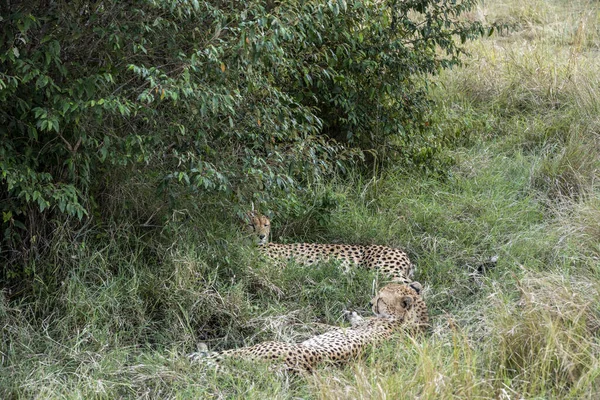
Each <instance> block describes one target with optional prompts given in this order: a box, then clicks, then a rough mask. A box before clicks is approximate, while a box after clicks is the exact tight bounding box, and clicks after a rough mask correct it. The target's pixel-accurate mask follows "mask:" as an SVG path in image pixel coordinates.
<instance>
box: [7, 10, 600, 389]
mask: <svg viewBox="0 0 600 400" xmlns="http://www.w3.org/2000/svg"><path fill="white" fill-rule="evenodd" d="M470 17H471V18H479V19H485V20H486V21H489V22H491V21H506V22H511V23H513V22H516V23H518V24H519V25H518V28H517V29H516V30H515V31H512V32H509V33H506V34H504V35H501V36H493V37H491V38H486V39H483V40H481V41H478V42H475V43H472V44H470V45H469V47H470V50H471V52H472V56H471V58H469V59H466V60H465V65H464V66H463V67H461V68H456V69H454V70H451V71H446V72H444V73H443V74H442V75H441V76H439V77H436V78H435V83H436V85H435V89H434V96H435V100H436V111H435V112H436V114H435V120H436V122H437V129H440V130H441V133H443V134H444V135H445V136H446V137H447V138H448V139H449V140H450V141H451V143H453V144H454V146H453V147H452V148H451V149H449V150H448V155H449V156H451V157H452V159H454V160H455V163H454V164H453V165H452V167H451V169H450V174H449V175H448V177H447V178H446V179H437V178H435V177H432V176H428V175H424V174H421V173H415V174H407V173H406V172H405V171H399V170H395V169H394V168H393V167H392V168H390V169H389V170H387V171H385V172H384V173H382V174H380V175H378V176H376V177H373V178H371V179H369V178H365V177H364V176H360V175H358V174H356V175H351V176H349V177H346V178H344V179H338V180H336V181H334V182H329V183H327V184H322V185H320V186H317V187H315V188H314V191H313V192H312V193H311V195H310V198H308V197H307V198H306V199H303V200H304V202H305V204H306V207H305V208H306V209H307V210H308V212H307V213H306V214H305V215H301V216H295V217H293V218H292V217H290V218H287V219H286V218H284V217H281V218H279V219H275V220H274V221H273V222H274V230H275V232H274V233H275V234H274V238H275V240H276V241H281V242H293V241H300V240H306V241H323V242H324V241H328V242H345V243H378V244H385V245H389V246H398V247H402V248H404V249H406V250H407V251H408V253H409V254H410V256H411V259H413V260H414V261H415V262H416V264H417V266H418V272H417V279H418V280H419V281H421V282H422V283H424V284H425V296H426V301H427V303H428V305H429V307H430V310H431V315H432V317H433V318H432V321H433V328H432V332H431V334H430V335H427V336H425V337H422V338H417V339H411V338H398V339H397V340H395V341H391V342H389V343H387V344H385V345H384V346H382V347H380V348H377V349H373V350H371V351H369V352H367V353H366V354H365V355H364V357H362V358H361V359H360V360H358V361H356V362H354V363H351V364H349V365H348V366H346V367H335V366H327V365H325V366H323V367H321V368H320V369H318V371H317V372H316V373H315V374H313V375H311V376H306V377H304V376H293V375H287V374H284V373H276V372H272V371H270V370H269V369H268V368H267V367H266V366H261V365H259V366H252V368H251V369H248V368H235V367H234V366H232V368H230V373H215V371H214V370H212V369H210V368H207V367H205V366H203V365H198V364H191V363H189V362H188V360H187V357H186V355H187V354H188V353H191V352H193V351H195V350H196V346H197V343H198V342H205V343H207V344H208V345H209V347H210V348H211V349H217V350H218V349H224V348H230V347H235V346H242V345H248V344H253V343H257V342H260V341H263V340H290V341H293V340H301V339H303V338H306V337H308V336H310V335H313V334H316V333H319V332H322V330H323V329H324V324H334V325H339V324H340V323H341V322H340V315H341V312H342V310H343V309H345V308H351V309H358V310H362V311H363V312H365V313H368V309H367V307H366V303H367V302H368V300H369V298H370V296H371V294H372V286H373V279H374V276H373V275H371V274H370V273H368V272H365V271H353V272H352V273H351V274H349V275H344V274H341V273H340V269H339V267H338V266H336V265H335V264H326V265H321V266H318V267H315V268H311V269H308V270H307V269H306V268H304V267H301V266H296V265H289V266H288V267H287V268H286V269H285V270H284V271H282V270H280V269H278V268H277V267H276V266H273V265H269V264H267V263H264V262H262V261H261V259H260V258H259V257H258V256H257V254H255V252H254V251H253V247H252V246H251V244H250V243H249V241H248V240H247V239H246V238H244V237H243V235H242V234H240V232H239V229H238V221H237V220H236V217H235V215H233V213H231V215H228V213H227V212H224V210H222V209H219V207H218V206H217V205H214V203H212V202H210V201H208V202H207V203H206V205H200V206H199V208H200V211H201V212H198V213H197V214H193V215H192V218H191V220H190V221H188V222H186V223H183V224H176V223H173V224H172V225H169V226H167V227H166V228H165V229H164V230H163V231H162V232H160V234H153V235H149V234H143V232H142V233H140V232H139V231H137V230H136V229H134V228H133V227H127V226H124V227H122V228H120V229H115V230H114V232H113V233H112V234H111V235H108V236H106V237H104V236H102V237H100V238H98V237H96V236H94V235H95V234H94V232H90V233H89V234H88V235H89V236H87V237H84V238H83V239H81V238H79V239H78V241H76V243H77V245H74V244H73V242H72V240H71V238H70V236H68V234H67V233H65V234H64V235H63V236H62V237H63V240H56V241H55V243H54V245H53V248H52V256H51V257H49V261H48V263H49V264H50V265H51V268H49V267H47V266H46V269H45V270H51V271H53V274H47V275H44V276H43V277H40V278H39V279H37V280H36V281H35V282H34V284H33V286H32V288H31V290H30V292H29V293H30V294H29V295H28V296H25V297H23V296H19V295H18V294H14V293H8V292H7V291H5V292H3V293H4V295H2V296H0V329H1V335H2V336H1V337H0V397H2V398H8V399H10V398H36V397H37V398H117V397H131V398H194V397H196V398H213V397H214V398H276V399H287V398H330V399H339V398H413V397H416V396H419V397H420V398H439V399H448V398H501V399H509V398H510V399H513V398H573V399H579V398H595V397H596V396H597V395H596V394H597V393H598V392H600V338H599V336H598V330H599V329H600V268H599V262H598V260H599V259H600V190H599V187H598V182H599V179H598V178H599V171H600V161H599V160H600V142H599V140H598V138H599V137H600V119H599V117H598V116H599V115H600V91H598V87H600V6H599V5H598V4H597V3H595V2H587V1H574V2H567V1H533V2H522V1H516V0H510V1H502V2H501V1H497V0H494V1H486V2H485V4H484V5H482V6H480V8H479V10H477V11H476V12H473V13H472V15H470ZM124 190H126V189H124ZM57 229H58V233H59V235H58V236H59V237H60V236H61V235H62V232H61V231H60V228H57ZM86 243H87V244H86ZM91 243H94V245H92V244H91ZM496 255H497V256H498V263H497V265H496V267H495V268H494V269H492V270H491V271H489V272H488V273H487V274H486V275H485V276H483V277H481V276H479V277H474V276H473V275H472V272H473V269H474V268H476V266H477V265H478V264H479V263H481V262H484V261H486V260H489V258H490V257H492V256H496ZM42 269H44V268H42V266H41V265H40V270H42ZM246 367H247V366H246Z"/></svg>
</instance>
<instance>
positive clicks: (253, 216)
mask: <svg viewBox="0 0 600 400" xmlns="http://www.w3.org/2000/svg"><path fill="white" fill-rule="evenodd" d="M246 223H247V228H248V232H250V233H251V234H253V235H255V236H256V241H257V243H258V245H259V246H263V245H265V244H267V243H268V242H269V234H270V233H271V221H270V220H269V218H268V217H267V216H265V215H262V214H258V213H256V212H254V211H251V212H249V213H247V214H246Z"/></svg>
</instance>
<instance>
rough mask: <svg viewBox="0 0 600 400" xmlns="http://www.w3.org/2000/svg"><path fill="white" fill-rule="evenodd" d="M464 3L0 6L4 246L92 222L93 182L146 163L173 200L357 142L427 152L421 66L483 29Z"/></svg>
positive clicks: (313, 173) (234, 195)
mask: <svg viewBox="0 0 600 400" xmlns="http://www.w3.org/2000/svg"><path fill="white" fill-rule="evenodd" d="M474 3H475V2H474V1H471V0H465V1H458V2H454V1H452V2H437V1H430V0H427V1H422V0H420V1H397V0H389V1H358V0H357V1H347V2H346V1H333V0H332V1H328V2H316V1H300V0H295V1H286V2H276V1H267V2H261V1H248V2H218V1H212V2H197V1H185V0H181V1H171V0H143V1H142V0H139V1H134V2H120V1H103V2H82V1H76V2H67V1H50V0H38V1H23V2H6V3H3V4H2V5H1V6H0V14H1V15H2V19H1V20H0V24H1V25H2V30H1V33H0V109H1V110H2V112H1V113H0V171H1V173H2V178H1V180H0V208H1V210H2V216H3V219H2V232H3V240H2V242H3V249H6V250H3V252H2V257H3V258H4V259H16V258H15V257H22V256H23V255H24V254H28V251H29V250H31V249H34V250H35V249H36V248H37V246H38V245H37V244H36V243H38V244H39V243H40V242H42V241H41V240H40V239H42V238H45V237H47V236H48V232H49V231H48V229H49V225H48V221H52V220H56V218H57V217H59V218H60V219H61V220H63V218H64V217H65V216H68V217H70V218H71V219H72V220H73V221H75V222H77V221H82V220H88V221H92V222H96V225H97V223H98V222H99V220H98V218H104V217H106V216H103V215H102V214H103V213H106V209H104V208H103V205H104V203H105V200H106V199H104V198H103V195H104V194H105V193H106V192H107V191H110V190H111V187H114V186H115V185H116V184H117V183H116V182H119V184H120V183H122V182H123V181H127V180H128V179H130V178H131V177H136V179H138V180H139V179H140V178H139V176H140V175H141V176H142V181H144V182H145V183H146V185H147V186H148V185H149V186H150V187H153V188H154V189H158V190H159V193H160V194H161V195H162V196H163V197H162V200H161V201H164V202H165V204H167V205H171V206H172V205H173V204H176V202H177V201H178V200H179V199H181V195H182V194H186V193H187V194H202V193H207V192H219V193H223V194H224V196H223V197H222V201H224V202H225V203H232V202H233V203H235V202H242V203H244V204H247V203H248V201H249V200H251V199H253V198H254V200H258V201H259V202H260V201H264V200H266V198H268V197H269V196H270V197H274V196H277V193H279V192H287V193H290V192H293V191H294V190H296V189H298V188H300V187H301V186H302V185H303V184H304V183H306V182H307V181H310V180H311V179H315V178H319V177H321V176H324V175H327V174H329V173H331V172H334V171H335V170H336V169H337V168H340V167H343V166H344V164H345V162H346V161H347V160H349V159H355V158H356V157H358V158H364V154H365V152H366V153H367V154H369V155H375V156H376V157H377V158H378V159H379V160H381V159H392V158H394V159H396V160H399V161H403V162H406V163H409V164H410V163H414V162H417V163H419V164H424V165H427V163H428V160H430V159H431V155H432V154H433V152H434V149H435V146H437V145H439V143H438V140H437V139H436V138H435V137H432V138H431V137H430V138H429V139H427V140H425V139H423V138H424V137H429V136H428V135H421V133H423V132H424V129H425V126H426V125H427V115H428V100H427V97H426V92H425V91H424V89H423V87H424V86H423V85H421V84H417V83H418V79H420V78H419V77H420V76H423V74H427V73H435V72H436V71H438V70H439V69H440V68H444V67H448V66H450V65H452V64H455V63H456V62H457V60H458V56H459V55H460V53H461V48H460V46H458V45H457V44H456V43H455V41H454V38H461V39H462V40H463V41H464V40H465V39H467V38H470V37H473V36H474V35H477V34H481V33H482V32H483V28H482V27H481V25H479V24H478V23H469V22H461V21H460V20H459V19H458V17H459V16H460V14H461V13H463V12H464V11H467V10H469V9H470V8H471V7H472V6H473V4H474ZM430 139H431V140H430ZM259 191H260V193H261V194H260V195H257V194H255V193H258V192H259ZM150 193H151V192H150ZM145 194H146V195H148V192H145ZM151 195H152V196H154V195H153V194H151ZM109 217H111V218H114V215H109ZM94 218H95V219H96V220H94ZM142 222H143V221H142ZM159 222H160V221H159Z"/></svg>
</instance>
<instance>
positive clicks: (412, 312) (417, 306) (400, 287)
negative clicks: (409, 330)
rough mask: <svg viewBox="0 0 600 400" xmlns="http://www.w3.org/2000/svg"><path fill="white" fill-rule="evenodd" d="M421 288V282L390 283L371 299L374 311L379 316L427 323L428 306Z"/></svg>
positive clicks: (420, 323)
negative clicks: (422, 295)
mask: <svg viewBox="0 0 600 400" xmlns="http://www.w3.org/2000/svg"><path fill="white" fill-rule="evenodd" d="M421 289H422V286H421V284H420V283H419V282H412V283H410V284H400V283H390V284H388V285H386V286H384V287H383V288H382V289H381V290H380V291H379V293H377V296H375V297H374V298H373V300H371V306H372V309H373V313H375V315H377V316H378V317H384V318H391V319H394V320H398V321H402V322H411V323H415V324H419V325H426V324H427V322H428V316H427V306H426V305H425V302H424V301H423V299H422V298H421Z"/></svg>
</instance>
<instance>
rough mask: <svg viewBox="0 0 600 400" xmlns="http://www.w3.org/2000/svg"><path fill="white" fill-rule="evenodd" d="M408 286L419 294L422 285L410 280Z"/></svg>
mask: <svg viewBox="0 0 600 400" xmlns="http://www.w3.org/2000/svg"><path fill="white" fill-rule="evenodd" d="M409 286H410V287H411V288H413V289H414V290H415V292H417V294H421V290H423V285H421V284H420V283H419V282H411V284H410V285H409Z"/></svg>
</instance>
